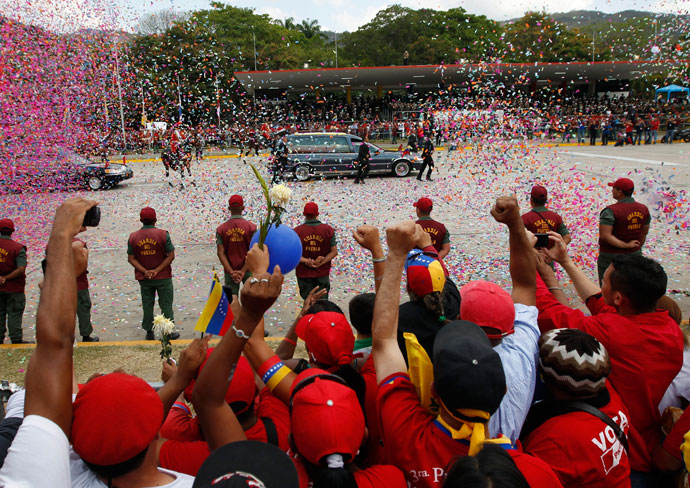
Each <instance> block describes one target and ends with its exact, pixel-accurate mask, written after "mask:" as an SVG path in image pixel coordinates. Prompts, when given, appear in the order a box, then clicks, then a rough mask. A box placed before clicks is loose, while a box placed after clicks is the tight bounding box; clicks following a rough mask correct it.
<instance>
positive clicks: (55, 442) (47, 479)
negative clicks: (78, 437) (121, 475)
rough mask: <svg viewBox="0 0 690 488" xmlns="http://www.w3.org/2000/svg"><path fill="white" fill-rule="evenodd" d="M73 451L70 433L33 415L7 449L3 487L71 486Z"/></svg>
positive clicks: (0, 480) (0, 477) (1, 474)
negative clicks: (71, 458)
mask: <svg viewBox="0 0 690 488" xmlns="http://www.w3.org/2000/svg"><path fill="white" fill-rule="evenodd" d="M13 396H14V395H13ZM69 451H70V448H69V441H68V440H67V436H66V435H65V433H64V432H63V431H62V429H61V428H60V427H58V425H57V424H56V423H55V422H53V421H52V420H48V419H47V418H45V417H41V416H39V415H29V416H28V417H26V418H25V419H24V422H22V425H21V426H20V427H19V430H18V431H17V436H16V437H15V438H14V441H12V445H11V446H10V449H9V451H7V457H6V458H5V464H4V465H3V466H2V469H0V486H2V487H7V488H15V487H16V488H24V487H26V488H37V487H44V486H46V487H47V486H49V487H51V488H69V486H70V485H71V478H70V462H69ZM190 486H191V484H190Z"/></svg>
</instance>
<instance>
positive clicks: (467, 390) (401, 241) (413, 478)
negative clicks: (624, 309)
mask: <svg viewBox="0 0 690 488" xmlns="http://www.w3.org/2000/svg"><path fill="white" fill-rule="evenodd" d="M508 203H510V204H511V205H512V208H516V207H517V201H516V200H515V199H514V198H513V199H510V198H501V199H499V200H498V201H497V203H496V207H495V208H494V209H493V210H492V214H493V215H494V216H495V218H496V219H497V220H499V221H504V220H505V218H504V213H506V212H507V207H508ZM423 232H424V231H423V230H422V228H421V226H419V225H417V224H415V223H414V222H412V221H409V222H405V223H402V224H397V225H393V226H390V227H388V228H387V229H386V234H387V241H388V260H387V264H386V268H385V271H384V274H383V280H382V283H381V287H380V288H379V291H378V292H377V294H376V306H375V308H374V321H373V331H372V332H373V346H372V356H373V358H374V365H375V368H376V378H377V380H378V381H379V390H378V412H379V419H380V424H381V436H382V439H383V445H384V450H385V451H386V459H387V460H388V462H390V463H392V464H393V465H395V466H397V467H398V468H400V469H401V470H402V471H403V472H404V473H405V478H406V479H407V482H408V486H409V487H411V488H422V487H423V488H427V487H429V488H431V487H440V486H442V483H443V480H444V477H445V468H446V466H448V465H449V463H450V462H451V461H452V460H453V459H454V458H455V457H457V456H464V455H467V454H470V455H474V454H476V453H477V452H479V450H481V446H482V445H483V443H484V442H487V439H488V438H489V433H488V432H487V422H488V420H489V418H490V416H491V414H492V413H493V412H495V411H496V409H497V408H498V406H499V404H500V403H501V400H502V399H503V396H504V394H505V391H506V381H505V374H504V371H503V365H502V363H501V359H500V356H499V355H498V353H497V352H496V351H494V349H493V348H492V347H491V343H490V342H489V339H488V338H487V337H486V334H485V333H484V332H483V331H482V329H481V328H479V326H477V325H476V324H473V323H471V322H468V321H462V320H459V321H454V322H450V323H448V324H446V325H445V326H444V327H442V328H441V329H440V331H439V332H438V333H437V335H436V339H435V341H434V347H433V359H432V362H433V386H432V393H431V395H432V398H433V402H434V404H435V405H436V406H437V408H438V412H439V413H438V415H434V414H432V413H431V412H430V411H429V410H427V409H426V408H425V407H424V406H422V404H421V403H420V397H419V396H418V393H417V390H416V387H415V385H414V384H413V383H412V381H411V379H410V376H409V375H408V374H407V366H406V364H405V359H404V357H403V354H402V352H401V351H400V348H399V346H398V341H397V337H396V336H397V323H398V310H399V300H400V281H401V278H402V272H403V268H404V265H405V261H406V259H407V255H408V252H409V251H410V250H412V248H413V247H414V246H415V244H416V243H417V242H418V241H419V235H420V234H421V233H423ZM488 442H494V443H500V444H503V445H505V446H506V447H507V448H508V449H509V454H511V456H513V459H514V460H515V462H516V464H517V465H518V467H519V468H520V470H521V472H522V473H523V475H525V477H526V478H527V480H528V482H529V483H530V486H533V487H540V486H543V487H558V486H561V484H560V482H559V481H558V478H557V477H556V475H555V474H554V473H553V471H552V470H551V469H550V468H549V467H548V465H546V463H544V462H543V461H541V460H539V459H537V458H534V457H532V456H530V455H527V454H524V453H522V452H520V451H518V450H516V449H512V446H510V440H509V439H507V438H504V437H500V438H498V439H492V440H490V441H488Z"/></svg>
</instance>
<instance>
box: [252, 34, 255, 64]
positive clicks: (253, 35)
mask: <svg viewBox="0 0 690 488" xmlns="http://www.w3.org/2000/svg"><path fill="white" fill-rule="evenodd" d="M252 37H253V38H254V71H256V33H254V29H252Z"/></svg>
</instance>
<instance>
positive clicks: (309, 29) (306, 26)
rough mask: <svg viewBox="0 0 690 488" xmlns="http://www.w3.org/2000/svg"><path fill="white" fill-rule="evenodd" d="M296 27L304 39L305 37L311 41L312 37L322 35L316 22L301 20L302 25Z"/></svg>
mask: <svg viewBox="0 0 690 488" xmlns="http://www.w3.org/2000/svg"><path fill="white" fill-rule="evenodd" d="M297 27H298V29H299V30H300V31H301V32H302V34H304V37H306V38H307V39H311V38H312V37H314V36H322V35H323V33H322V32H321V26H320V25H319V21H318V20H310V19H307V20H303V21H302V23H301V24H299V25H298V26H297Z"/></svg>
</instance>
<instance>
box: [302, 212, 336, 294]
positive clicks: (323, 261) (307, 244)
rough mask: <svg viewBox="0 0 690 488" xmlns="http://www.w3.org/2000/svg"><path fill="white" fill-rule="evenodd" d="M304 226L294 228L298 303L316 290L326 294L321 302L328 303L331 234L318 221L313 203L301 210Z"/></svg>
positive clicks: (332, 252)
mask: <svg viewBox="0 0 690 488" xmlns="http://www.w3.org/2000/svg"><path fill="white" fill-rule="evenodd" d="M303 213H304V217H305V220H304V223H303V224H302V225H299V226H297V227H295V232H297V235H298V236H299V238H300V240H301V241H302V258H301V259H300V261H299V264H298V265H297V269H296V270H295V274H296V275H297V285H298V286H299V294H300V296H301V297H302V299H305V300H306V298H307V296H308V295H309V292H311V291H312V290H313V289H314V288H316V287H317V286H318V287H320V289H322V290H324V289H325V290H326V295H324V297H323V298H324V300H328V292H329V291H330V289H331V282H330V273H331V260H332V259H333V258H334V257H336V256H337V255H338V246H337V241H336V238H335V230H334V229H333V227H331V226H330V225H328V224H323V223H321V221H319V220H318V216H319V207H318V205H316V203H314V202H308V203H307V204H306V205H305V206H304V212H303Z"/></svg>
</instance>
